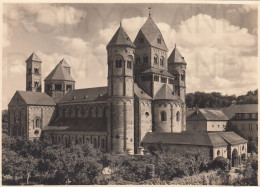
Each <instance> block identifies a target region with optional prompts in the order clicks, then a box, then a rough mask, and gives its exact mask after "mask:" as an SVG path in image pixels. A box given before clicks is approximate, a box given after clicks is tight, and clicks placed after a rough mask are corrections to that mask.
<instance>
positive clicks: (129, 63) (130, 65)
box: [127, 60, 132, 69]
mask: <svg viewBox="0 0 260 187" xmlns="http://www.w3.org/2000/svg"><path fill="white" fill-rule="evenodd" d="M127 68H128V69H132V62H131V61H130V60H128V61H127Z"/></svg>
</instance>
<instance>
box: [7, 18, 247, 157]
mask: <svg viewBox="0 0 260 187" xmlns="http://www.w3.org/2000/svg"><path fill="white" fill-rule="evenodd" d="M106 49H107V67H108V77H107V86H105V87H97V88H84V89H75V85H76V82H75V80H74V79H73V76H72V75H71V67H70V65H69V63H68V62H67V61H66V60H65V59H62V60H61V61H60V62H59V63H58V64H57V66H56V67H55V68H54V69H53V71H52V72H51V73H50V74H49V75H48V76H47V77H46V78H45V79H44V85H41V79H42V76H41V66H42V65H44V62H42V61H41V60H40V58H39V57H38V56H37V55H36V54H35V53H33V54H32V55H31V56H30V57H29V58H28V59H27V60H26V91H17V92H16V93H15V94H14V96H13V98H12V99H11V101H10V103H9V105H8V110H9V114H10V115H9V116H10V123H9V134H10V135H11V136H23V137H26V138H28V139H34V138H39V137H40V136H43V137H44V138H48V139H50V140H52V142H53V143H65V144H66V143H69V142H71V143H78V144H84V143H91V144H92V145H93V146H94V147H96V148H98V149H100V150H103V151H106V152H114V153H118V154H122V153H129V154H133V153H137V151H138V148H139V147H140V145H142V142H143V140H145V141H146V143H151V141H152V140H154V141H153V143H158V142H161V141H164V140H163V139H161V140H160V137H161V138H164V136H165V137H168V136H170V137H172V138H170V139H169V140H172V139H174V137H181V136H183V138H181V139H180V138H177V139H178V140H182V139H185V140H186V139H189V138H190V137H192V138H195V137H196V136H200V135H198V134H195V135H192V136H188V135H185V134H183V132H185V131H186V105H185V94H186V65H187V63H186V61H185V59H184V57H183V56H182V55H181V54H180V52H179V51H178V49H177V47H176V45H175V48H174V49H173V51H172V52H171V53H170V55H169V57H168V56H167V52H168V48H167V46H166V44H165V41H164V38H163V36H162V34H161V32H160V30H159V28H158V27H157V25H156V24H155V22H154V21H153V19H152V18H151V17H150V16H149V17H148V19H147V21H146V22H145V23H144V25H143V26H142V27H141V29H140V30H139V32H138V34H137V36H136V38H135V40H134V42H132V41H131V40H130V38H129V36H128V35H127V33H126V32H125V30H124V28H123V27H122V25H121V24H120V26H119V28H118V30H117V31H116V32H115V34H114V36H113V37H112V39H111V40H110V42H109V43H108V44H107V47H106ZM42 87H44V92H42ZM211 136H214V137H215V136H218V137H219V138H221V135H220V134H215V135H205V136H204V135H203V137H209V138H205V139H203V140H204V141H210V137H211ZM153 137H154V138H153ZM184 137H185V138H184ZM221 139H223V138H221ZM191 140H192V139H190V140H189V142H192V141H191ZM201 141H202V140H199V142H201ZM144 143H145V142H144ZM232 143H233V144H234V142H232ZM236 143H237V144H236V145H239V149H240V147H241V149H242V146H243V145H244V144H245V143H246V141H241V139H239V141H237V142H236ZM209 144H212V143H209V142H206V143H204V144H203V145H201V146H202V147H203V146H208V145H209ZM201 146H200V147H201ZM214 146H215V147H216V144H214ZM219 146H221V147H225V148H226V149H230V146H229V144H228V143H224V142H223V141H222V144H221V145H219ZM208 147H209V149H207V151H208V150H209V151H211V152H212V151H213V149H212V147H213V146H208ZM187 148H188V147H187ZM244 148H245V149H246V147H245V146H244ZM230 151H231V150H230ZM228 152H229V151H228V150H227V153H228ZM237 153H238V154H237V156H240V155H241V154H242V152H241V151H238V150H237ZM214 154H215V153H214ZM223 154H224V153H223ZM212 155H213V153H212ZM227 155H228V154H227ZM229 157H230V158H232V156H229Z"/></svg>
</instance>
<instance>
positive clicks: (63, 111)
mask: <svg viewBox="0 0 260 187" xmlns="http://www.w3.org/2000/svg"><path fill="white" fill-rule="evenodd" d="M62 117H63V118H65V117H66V108H63V109H62Z"/></svg>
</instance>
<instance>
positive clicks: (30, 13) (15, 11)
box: [4, 4, 87, 33]
mask: <svg viewBox="0 0 260 187" xmlns="http://www.w3.org/2000/svg"><path fill="white" fill-rule="evenodd" d="M4 6H5V8H4V21H5V22H6V23H8V24H10V25H12V26H20V27H22V28H24V29H25V30H26V31H28V32H31V33H33V32H37V31H39V30H48V29H53V28H54V27H56V26H57V25H61V24H63V25H76V24H78V23H79V22H80V20H81V19H83V18H84V17H86V15H87V11H85V10H84V11H83V10H81V9H75V8H74V7H72V6H68V5H65V6H57V5H55V4H23V5H20V4H6V5H4ZM42 25H44V26H45V27H46V28H44V29H43V28H42V27H44V26H42Z"/></svg>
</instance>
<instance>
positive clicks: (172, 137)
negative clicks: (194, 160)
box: [142, 132, 228, 147]
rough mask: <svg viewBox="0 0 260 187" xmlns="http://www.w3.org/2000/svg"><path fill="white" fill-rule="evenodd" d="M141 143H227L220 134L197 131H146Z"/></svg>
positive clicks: (218, 144) (201, 144)
mask: <svg viewBox="0 0 260 187" xmlns="http://www.w3.org/2000/svg"><path fill="white" fill-rule="evenodd" d="M142 143H164V144H174V145H195V146H209V147H220V146H227V145H228V144H227V143H226V142H225V141H224V140H223V138H222V137H221V136H219V135H218V134H215V133H207V132H203V133H197V132H182V133H154V132H148V133H147V134H146V135H145V137H144V138H143V140H142Z"/></svg>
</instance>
